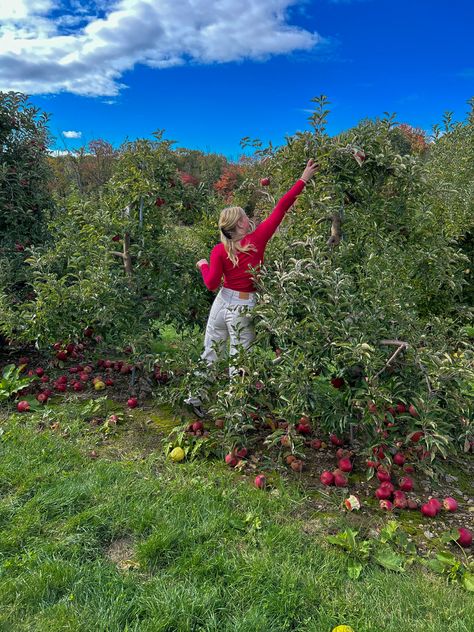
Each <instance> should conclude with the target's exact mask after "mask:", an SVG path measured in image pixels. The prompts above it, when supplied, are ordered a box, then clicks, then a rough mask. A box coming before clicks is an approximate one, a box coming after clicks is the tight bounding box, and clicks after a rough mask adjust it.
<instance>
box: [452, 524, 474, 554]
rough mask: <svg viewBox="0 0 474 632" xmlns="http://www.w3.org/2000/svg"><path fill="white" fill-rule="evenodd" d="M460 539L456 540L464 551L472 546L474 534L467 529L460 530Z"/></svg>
mask: <svg viewBox="0 0 474 632" xmlns="http://www.w3.org/2000/svg"><path fill="white" fill-rule="evenodd" d="M458 532H459V538H458V539H457V540H456V542H457V543H458V544H460V545H461V546H462V547H463V548H464V549H467V548H468V547H470V546H471V544H472V533H471V531H469V529H465V528H464V527H459V528H458Z"/></svg>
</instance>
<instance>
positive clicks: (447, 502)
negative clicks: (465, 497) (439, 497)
mask: <svg viewBox="0 0 474 632" xmlns="http://www.w3.org/2000/svg"><path fill="white" fill-rule="evenodd" d="M443 507H444V508H445V509H446V511H456V509H457V508H458V504H457V502H456V500H455V499H454V498H451V496H448V497H447V498H445V499H444V500H443Z"/></svg>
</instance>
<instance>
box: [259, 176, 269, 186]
mask: <svg viewBox="0 0 474 632" xmlns="http://www.w3.org/2000/svg"><path fill="white" fill-rule="evenodd" d="M260 184H261V186H262V187H267V186H268V185H269V184H270V178H262V179H261V180H260Z"/></svg>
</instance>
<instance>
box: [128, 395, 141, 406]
mask: <svg viewBox="0 0 474 632" xmlns="http://www.w3.org/2000/svg"><path fill="white" fill-rule="evenodd" d="M127 406H128V407H129V408H136V407H137V406H138V399H137V398H136V397H130V398H129V399H128V400H127Z"/></svg>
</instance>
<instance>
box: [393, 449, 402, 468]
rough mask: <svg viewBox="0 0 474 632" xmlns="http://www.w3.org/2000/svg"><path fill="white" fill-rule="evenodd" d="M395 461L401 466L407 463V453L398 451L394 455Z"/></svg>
mask: <svg viewBox="0 0 474 632" xmlns="http://www.w3.org/2000/svg"><path fill="white" fill-rule="evenodd" d="M393 462H394V463H395V465H399V466H400V467H401V466H402V465H404V464H405V455H404V454H402V453H401V452H397V453H396V454H395V455H394V457H393Z"/></svg>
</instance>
